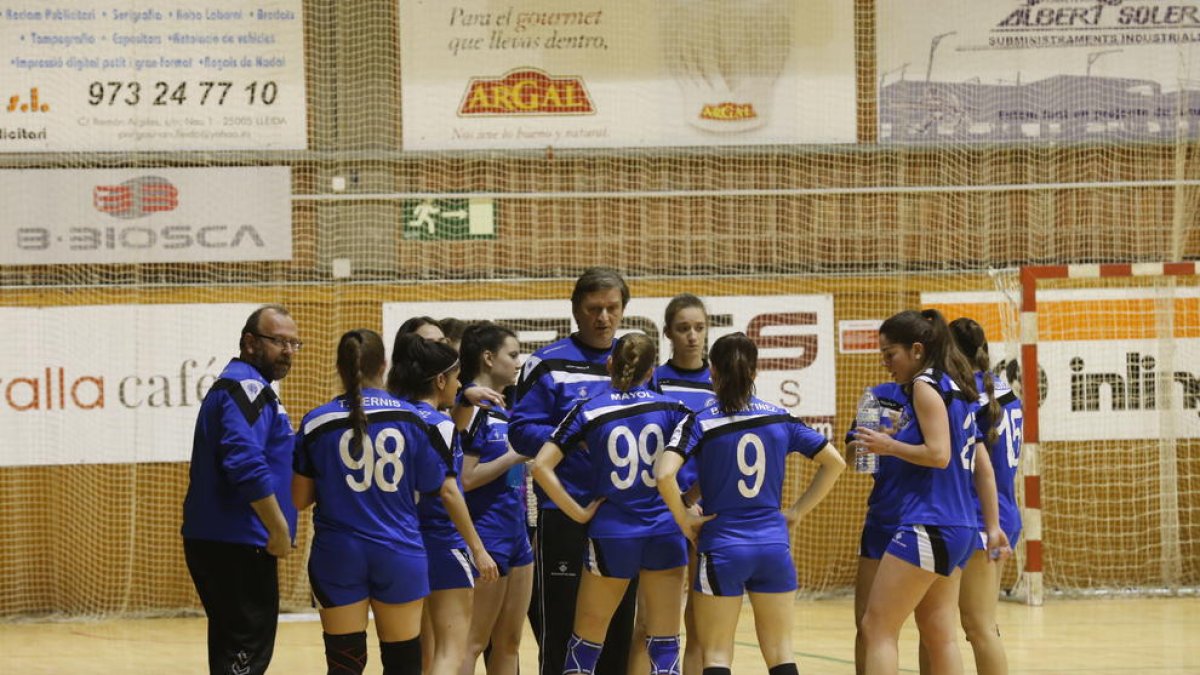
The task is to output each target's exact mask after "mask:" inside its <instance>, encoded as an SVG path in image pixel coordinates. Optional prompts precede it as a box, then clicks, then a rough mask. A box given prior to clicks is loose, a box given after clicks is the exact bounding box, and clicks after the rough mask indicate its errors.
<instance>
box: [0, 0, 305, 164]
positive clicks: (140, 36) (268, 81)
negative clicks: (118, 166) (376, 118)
mask: <svg viewBox="0 0 1200 675" xmlns="http://www.w3.org/2000/svg"><path fill="white" fill-rule="evenodd" d="M301 4H302V3H301V1H300V0H264V1H263V2H257V3H245V2H241V1H240V0H206V2H203V3H199V4H197V3H191V2H184V1H183V0H156V1H155V2H139V3H134V4H130V3H111V2H104V1H102V0H72V1H71V2H62V1H61V0H50V1H49V2H47V1H45V0H38V1H35V0H13V1H12V2H6V3H4V5H3V7H2V8H0V81H3V82H4V87H5V89H3V90H0V97H2V99H0V152H64V151H69V152H93V151H118V152H121V151H160V150H166V151H170V150H274V149H304V148H305V147H306V144H307V121H306V112H305V101H306V98H305V93H304V25H303V15H302V12H301Z"/></svg>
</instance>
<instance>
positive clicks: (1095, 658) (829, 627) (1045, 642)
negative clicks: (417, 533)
mask: <svg viewBox="0 0 1200 675" xmlns="http://www.w3.org/2000/svg"><path fill="white" fill-rule="evenodd" d="M999 612H1000V614H999V618H1000V624H1001V630H1002V631H1003V632H1004V638H1005V644H1006V646H1007V649H1008V655H1009V665H1010V671H1011V672H1012V673H1013V674H1014V675H1016V674H1019V673H1129V674H1142V673H1152V674H1153V673H1174V674H1182V673H1189V674H1200V598H1195V597H1185V598H1146V599H1127V598H1106V599H1086V600H1065V599H1055V598H1048V599H1047V604H1046V605H1045V606H1043V607H1026V606H1025V605H1019V604H1014V603H1007V602H1005V603H1001V605H1000V609H999ZM851 617H852V610H851V603H850V600H849V599H836V600H819V601H807V600H805V601H799V602H797V603H796V627H795V638H794V647H795V651H796V659H797V662H798V663H799V665H800V672H801V673H804V674H805V675H822V674H829V675H833V674H835V673H836V674H850V673H853V672H854V664H853V640H854V628H853V623H852V618H851ZM204 631H205V628H204V621H203V619H200V618H185V619H142V620H122V621H106V622H78V621H72V622H60V623H32V622H19V623H4V624H0V673H14V674H15V673H21V674H22V675H30V674H33V673H53V674H55V675H57V674H60V673H61V674H64V675H65V674H67V673H89V674H92V673H94V674H101V675H103V674H107V673H172V674H178V675H190V674H195V675H202V674H203V673H205V672H206V671H205V666H204V653H205V651H204V650H205V648H204ZM915 645H916V629H915V628H913V626H912V622H911V620H910V622H909V624H908V625H907V626H906V627H905V632H904V634H903V636H902V643H901V672H916V655H915ZM962 651H963V660H964V666H965V672H967V673H972V672H974V661H973V660H972V658H971V650H970V648H969V646H968V645H967V643H966V642H965V641H964V642H963V643H962ZM370 659H371V661H370V663H368V665H367V671H366V672H367V673H379V672H380V666H379V659H378V652H377V651H376V647H375V644H374V642H373V641H372V644H371V656H370ZM536 662H537V650H536V648H535V646H534V643H533V639H532V636H531V635H529V634H528V633H527V634H526V639H525V642H524V645H523V648H522V653H521V671H522V672H523V673H535V672H536V668H535V666H536ZM271 672H273V673H280V674H281V675H308V674H312V675H318V674H320V673H324V672H325V671H324V658H323V654H322V647H321V628H320V624H318V623H316V622H315V621H313V620H312V617H311V616H307V615H289V616H287V617H285V620H284V622H283V623H281V625H280V632H279V639H278V642H277V644H276V649H275V660H274V661H273V663H272V667H271ZM477 672H479V673H482V672H483V669H482V667H480V668H479V669H478V670H477ZM733 672H734V673H736V674H737V675H757V674H759V673H764V674H765V673H766V668H765V667H764V666H763V665H762V664H761V662H760V661H759V655H758V648H757V642H756V641H755V637H754V621H753V616H752V615H751V613H750V611H749V605H745V606H744V607H743V609H742V618H741V621H740V622H739V631H738V637H737V654H736V656H735V659H734V664H733Z"/></svg>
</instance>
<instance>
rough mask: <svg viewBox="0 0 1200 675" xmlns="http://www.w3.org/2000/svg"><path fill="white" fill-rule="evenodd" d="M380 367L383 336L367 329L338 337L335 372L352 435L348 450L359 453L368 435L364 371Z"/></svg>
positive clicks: (348, 332)
mask: <svg viewBox="0 0 1200 675" xmlns="http://www.w3.org/2000/svg"><path fill="white" fill-rule="evenodd" d="M382 366H383V339H382V338H380V337H379V333H376V332H375V331H373V330H370V329H368V328H359V329H356V330H352V331H347V332H346V333H343V334H342V337H341V339H340V340H338V348H337V371H338V376H339V377H340V378H341V380H342V387H343V388H344V389H345V391H346V405H347V406H348V407H349V408H350V430H351V433H352V434H353V437H352V441H351V444H350V452H351V455H352V456H353V457H355V458H356V459H357V458H358V457H360V456H361V454H362V448H363V437H364V436H366V434H367V413H366V411H365V410H363V396H362V383H363V379H364V373H377V372H379V369H380V368H381V367H382Z"/></svg>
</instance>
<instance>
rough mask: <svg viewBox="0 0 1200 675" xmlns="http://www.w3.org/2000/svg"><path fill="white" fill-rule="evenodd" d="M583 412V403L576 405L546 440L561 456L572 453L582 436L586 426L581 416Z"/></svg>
mask: <svg viewBox="0 0 1200 675" xmlns="http://www.w3.org/2000/svg"><path fill="white" fill-rule="evenodd" d="M582 411H583V402H582V401H580V402H579V403H576V404H575V405H574V406H573V407H572V408H571V411H570V412H568V413H567V416H566V417H564V418H563V420H562V422H559V423H558V426H557V427H555V428H554V431H553V432H552V433H551V434H550V438H549V439H548V440H549V441H551V442H552V443H554V444H555V445H557V446H558V449H559V450H562V453H563V455H567V454H570V453H571V452H573V451H574V450H575V449H576V447H577V444H578V443H579V440H580V436H581V435H582V434H583V428H584V426H585V424H586V421H587V420H586V419H585V418H584V416H583V415H582V414H581V412H582Z"/></svg>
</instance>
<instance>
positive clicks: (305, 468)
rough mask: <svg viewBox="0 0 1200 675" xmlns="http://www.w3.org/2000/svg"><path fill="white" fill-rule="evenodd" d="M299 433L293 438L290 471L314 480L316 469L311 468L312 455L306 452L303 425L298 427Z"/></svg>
mask: <svg viewBox="0 0 1200 675" xmlns="http://www.w3.org/2000/svg"><path fill="white" fill-rule="evenodd" d="M300 429H301V431H300V433H298V434H296V436H295V439H296V440H295V441H294V443H295V445H294V446H293V447H292V471H294V472H295V473H298V474H300V475H301V476H305V477H307V478H316V477H317V472H316V467H315V466H313V461H312V455H311V454H310V453H309V451H308V447H307V443H305V439H306V438H308V437H307V436H305V435H304V425H303V424H301V425H300Z"/></svg>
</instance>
